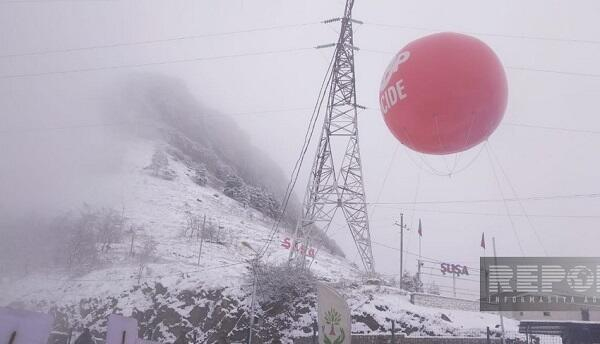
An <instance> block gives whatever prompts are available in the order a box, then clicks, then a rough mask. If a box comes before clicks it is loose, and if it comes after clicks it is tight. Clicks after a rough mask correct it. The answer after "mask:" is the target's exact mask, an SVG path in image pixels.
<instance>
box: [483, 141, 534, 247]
mask: <svg viewBox="0 0 600 344" xmlns="http://www.w3.org/2000/svg"><path fill="white" fill-rule="evenodd" d="M485 150H486V152H487V154H488V158H489V161H490V166H491V167H492V173H493V175H494V179H495V180H496V185H498V191H500V196H501V197H502V199H503V200H504V199H505V197H504V192H503V191H502V185H501V184H500V179H498V175H497V174H496V168H495V167H494V161H493V160H492V156H491V155H490V150H489V149H488V146H487V142H486V144H485ZM503 204H504V209H506V215H507V216H508V220H509V222H510V227H511V228H512V231H513V233H514V234H515V238H516V239H517V244H518V246H519V251H521V255H525V251H523V246H522V245H521V239H520V238H519V233H517V228H516V227H515V223H514V221H513V219H512V217H511V214H510V208H509V207H508V202H506V201H504V202H503Z"/></svg>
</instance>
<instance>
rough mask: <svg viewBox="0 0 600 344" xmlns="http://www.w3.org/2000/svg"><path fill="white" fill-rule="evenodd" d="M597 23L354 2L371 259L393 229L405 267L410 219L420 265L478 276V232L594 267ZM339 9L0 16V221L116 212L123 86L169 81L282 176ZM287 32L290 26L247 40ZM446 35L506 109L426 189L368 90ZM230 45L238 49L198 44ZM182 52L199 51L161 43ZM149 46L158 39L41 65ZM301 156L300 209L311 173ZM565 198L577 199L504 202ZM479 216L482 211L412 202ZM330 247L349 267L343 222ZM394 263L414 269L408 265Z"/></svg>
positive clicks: (75, 7) (473, 6) (387, 252)
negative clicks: (413, 51)
mask: <svg viewBox="0 0 600 344" xmlns="http://www.w3.org/2000/svg"><path fill="white" fill-rule="evenodd" d="M599 6H600V4H599V3H598V2H597V1H593V0H589V1H578V2H576V3H568V4H567V3H565V2H558V1H555V2H548V1H541V0H540V1H529V2H526V3H524V2H522V1H502V2H500V1H496V2H481V1H475V0H469V1H467V0H464V1H453V2H447V1H442V0H438V1H434V0H428V1H418V2H393V1H388V2H367V1H357V2H356V6H355V11H354V17H355V18H356V19H360V20H363V21H364V22H365V24H364V25H362V26H360V25H357V28H356V38H355V42H356V45H357V46H358V47H360V48H361V49H362V50H361V51H359V52H358V53H357V57H356V69H357V92H358V102H359V103H360V104H362V105H364V106H366V107H367V108H368V109H367V110H365V111H361V112H360V114H359V126H360V139H361V152H362V155H363V164H364V166H363V168H364V174H365V181H366V192H367V198H368V201H369V202H377V203H388V204H379V205H373V206H370V214H371V227H372V237H373V240H374V241H375V242H377V243H384V244H385V245H387V246H392V247H397V246H398V244H397V243H398V234H397V231H396V229H394V226H393V223H394V222H395V221H396V220H397V219H398V216H399V213H400V212H403V213H404V214H405V218H406V221H407V222H408V225H409V227H411V228H412V230H411V231H410V232H409V233H407V235H406V242H405V248H406V249H407V250H408V251H410V252H413V253H414V252H416V251H417V250H418V240H417V236H416V234H415V226H416V223H417V221H418V219H419V218H421V219H422V221H423V226H424V236H423V239H422V250H423V255H424V256H427V257H430V258H435V259H437V260H443V261H448V262H457V263H463V264H470V265H473V266H476V264H477V262H478V259H479V256H480V255H481V254H482V253H483V252H482V250H481V248H480V247H479V240H480V238H481V233H482V232H484V231H485V233H486V237H488V238H491V237H492V236H494V237H496V239H497V244H498V253H499V254H501V255H545V254H549V255H592V256H593V255H596V244H595V242H596V241H597V240H598V239H600V236H599V234H598V231H597V228H596V227H597V226H598V223H599V216H600V213H599V212H598V209H599V207H600V201H599V199H598V197H595V196H589V195H591V194H596V195H597V193H598V192H599V190H598V187H599V183H598V180H597V178H598V175H599V174H600V164H599V163H598V162H597V155H598V149H599V147H600V146H599V144H600V141H599V140H600V135H599V134H598V132H599V131H600V119H599V118H598V116H596V115H595V112H596V111H597V109H598V106H597V99H596V98H597V96H598V93H599V90H600V88H599V87H600V85H599V83H600V78H599V77H598V75H600V66H599V65H598V62H597V61H598V60H599V57H600V44H598V37H600V28H599V27H598V25H597V23H596V14H597V13H598V11H599V10H600V8H599ZM342 7H343V2H341V1H325V2H324V1H302V2H285V1H282V0H260V1H253V2H249V1H243V0H242V1H227V2H225V1H219V2H209V1H170V2H168V3H166V2H162V1H145V2H143V3H142V2H135V1H62V2H60V1H57V2H55V1H52V2H48V3H44V2H41V1H40V2H24V3H15V2H10V3H0V32H2V35H0V55H15V54H17V55H18V54H23V53H30V52H37V53H36V54H35V55H28V56H8V57H7V56H4V57H0V123H1V124H0V125H1V128H0V146H1V147H2V153H3V154H2V155H3V156H2V159H1V161H2V162H1V168H0V188H1V190H2V196H0V212H1V213H3V214H6V215H3V216H10V215H15V214H25V213H27V212H30V211H46V210H47V209H55V208H63V207H68V206H73V204H75V203H78V202H80V201H81V200H84V199H94V200H98V201H102V200H105V199H106V200H107V202H112V201H111V199H113V198H117V199H118V193H116V194H115V193H111V192H110V190H111V189H110V187H105V186H104V184H106V183H110V176H111V174H113V173H114V172H115V171H118V169H119V166H120V164H121V155H120V149H119V148H120V147H121V145H122V144H124V140H125V141H126V140H127V135H124V134H123V133H122V132H119V131H118V130H116V128H115V127H118V126H114V125H105V126H103V125H102V124H103V123H104V124H109V123H115V122H119V121H120V116H126V115H127V114H126V113H124V114H121V113H120V110H122V109H120V108H119V107H115V106H116V105H118V104H121V103H119V102H116V101H115V99H120V100H119V101H121V100H122V97H119V96H117V95H116V94H117V93H118V92H120V91H119V90H121V89H122V88H121V87H122V86H123V82H124V80H127V78H128V76H130V75H131V74H132V73H134V74H135V73H140V72H148V73H153V74H154V73H158V74H162V75H168V76H169V77H172V78H174V79H177V80H179V82H181V83H182V84H183V85H185V87H187V88H188V89H189V91H190V94H191V95H193V97H194V98H195V99H197V101H198V102H199V103H201V104H202V105H203V106H205V107H206V108H211V109H217V110H218V111H220V112H222V113H225V114H229V116H230V117H231V118H232V119H233V120H234V121H235V122H236V123H237V125H238V126H239V127H240V128H241V129H242V130H243V131H244V133H245V135H247V137H248V138H249V140H250V141H251V142H252V143H253V144H254V145H255V146H256V147H257V148H258V149H260V150H261V151H264V152H265V153H266V154H267V155H268V158H269V159H271V160H273V161H274V162H275V163H276V164H277V165H278V166H279V168H280V169H281V170H282V171H283V173H284V174H285V175H286V176H288V175H289V174H290V173H291V170H292V167H293V164H294V162H295V160H296V159H297V156H298V153H299V151H300V145H301V143H302V139H303V135H304V131H305V130H304V129H305V127H306V126H307V125H308V119H309V117H310V109H311V107H312V105H313V104H314V101H315V100H316V96H317V93H318V87H319V85H320V81H321V79H322V77H323V74H324V72H325V70H326V68H327V62H328V60H329V57H330V54H331V53H332V51H331V50H327V49H320V50H315V49H312V47H314V46H316V45H319V44H327V43H331V42H333V41H334V40H335V39H336V34H337V33H336V32H337V24H329V25H324V24H319V23H318V22H319V21H321V20H323V19H327V18H331V17H337V16H340V15H341V12H342ZM290 24H301V25H295V26H290V27H281V28H279V29H272V30H264V31H258V32H252V31H250V32H246V31H248V30H250V29H253V28H265V27H274V26H285V25H290ZM382 24H391V25H396V26H400V27H388V26H385V25H382ZM446 30H448V31H459V32H467V33H472V34H475V35H476V36H477V37H479V38H481V39H482V40H484V41H485V42H486V43H487V44H489V45H490V46H491V47H492V48H493V49H494V50H495V51H496V53H497V54H498V56H499V57H500V59H501V60H502V62H503V63H504V65H505V67H506V68H507V75H508V79H509V107H508V111H507V113H506V116H505V118H504V121H503V124H502V125H501V126H500V127H499V128H498V130H497V131H496V133H494V134H493V135H492V137H491V138H490V140H489V143H488V145H487V147H484V148H482V147H476V148H474V149H473V150H471V151H470V152H467V153H465V154H463V155H461V157H460V160H459V162H458V164H457V165H458V166H459V167H460V168H459V169H462V167H464V170H463V171H462V172H460V173H456V174H454V175H452V176H439V175H437V174H438V173H436V171H441V172H442V174H444V173H445V172H447V169H446V167H445V166H446V164H452V163H453V161H452V160H451V159H453V158H446V160H444V158H432V157H427V156H420V155H418V154H416V153H414V152H411V151H409V150H408V149H407V148H406V147H403V146H401V145H398V143H397V142H396V141H395V139H394V138H393V137H392V135H391V134H390V133H389V132H388V131H387V128H386V127H385V124H384V123H383V120H382V118H381V116H380V114H379V113H378V106H377V91H378V86H379V82H380V78H381V75H382V73H383V70H384V68H385V67H386V65H387V63H388V62H389V60H390V58H391V56H392V54H393V53H394V52H395V51H397V50H399V49H400V48H401V47H402V46H404V45H405V44H406V43H408V42H409V41H411V40H413V39H416V38H418V37H420V36H423V35H425V34H427V33H431V32H435V31H446ZM232 31H244V32H241V33H236V34H228V35H219V36H210V35H208V34H213V33H225V32H232ZM194 35H196V36H198V35H205V37H196V38H193V39H176V38H177V37H183V36H194ZM206 35H208V36H206ZM548 37H550V38H560V39H562V41H561V40H548V39H545V38H548ZM157 39H172V40H169V41H164V42H154V43H147V44H136V45H117V46H114V47H105V48H94V49H83V50H75V51H68V52H60V53H47V52H48V51H52V50H62V49H71V48H82V47H93V46H106V45H114V44H128V43H131V42H143V41H148V40H157ZM40 52H46V53H42V54H39V53H40ZM265 52H271V53H268V54H267V53H265ZM257 53H260V54H258V55H257ZM234 55H235V56H236V57H233V56H234ZM440 58H443V57H440ZM565 73H566V74H565ZM569 73H570V74H569ZM136 75H137V74H136ZM121 96H122V95H121ZM64 127H69V129H63V128H64ZM548 128H555V129H548ZM313 149H314V147H313ZM479 149H481V153H480V154H478V152H479ZM311 152H312V151H311ZM307 156H308V158H307V161H306V162H305V164H304V167H303V168H304V172H303V174H302V175H301V179H300V181H299V183H298V187H297V189H296V197H298V198H301V197H302V195H303V192H304V187H305V183H306V173H307V171H308V168H309V166H310V163H311V162H312V153H309V154H308V155H307ZM430 166H433V167H434V168H435V170H432V169H431V168H430ZM576 194H577V195H579V194H585V195H587V196H584V197H563V198H551V199H542V200H526V201H523V202H514V201H510V202H504V201H503V199H504V198H513V199H514V198H531V197H542V198H544V197H548V196H560V195H567V196H569V195H571V196H572V195H576ZM482 199H483V200H495V201H493V202H479V203H451V204H433V203H427V202H431V201H440V200H450V201H463V200H482ZM419 202H424V203H419ZM507 214H511V216H507ZM330 234H331V235H332V236H333V237H334V238H335V239H336V240H338V242H340V244H342V246H343V247H344V249H345V251H346V253H347V255H348V256H349V258H351V259H352V258H354V259H355V260H356V259H357V257H356V255H355V250H354V248H353V243H352V241H351V237H350V235H349V232H348V230H347V229H346V228H344V227H343V223H342V222H339V221H338V223H336V224H335V226H333V227H332V230H331V233H330ZM488 240H489V239H488ZM490 245H491V243H490V242H489V241H488V248H490ZM373 249H374V253H375V260H376V266H377V268H378V270H379V271H381V272H384V273H388V274H393V273H396V271H397V264H396V261H397V259H398V252H397V250H394V249H391V248H387V247H385V246H382V245H377V244H374V246H373ZM488 253H489V251H488ZM406 259H407V261H408V262H407V265H408V266H409V269H412V270H414V266H415V265H416V263H415V257H414V256H412V255H409V256H407V258H406ZM427 268H428V269H437V267H436V265H435V264H434V263H432V264H428V265H427Z"/></svg>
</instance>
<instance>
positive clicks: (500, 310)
mask: <svg viewBox="0 0 600 344" xmlns="http://www.w3.org/2000/svg"><path fill="white" fill-rule="evenodd" d="M492 248H493V249H494V264H496V265H498V261H497V258H498V256H497V255H496V238H495V237H492ZM501 292H502V290H501V288H500V282H498V294H500V293H501ZM498 314H499V315H500V329H501V330H502V333H501V339H502V344H504V316H502V309H501V308H500V303H498Z"/></svg>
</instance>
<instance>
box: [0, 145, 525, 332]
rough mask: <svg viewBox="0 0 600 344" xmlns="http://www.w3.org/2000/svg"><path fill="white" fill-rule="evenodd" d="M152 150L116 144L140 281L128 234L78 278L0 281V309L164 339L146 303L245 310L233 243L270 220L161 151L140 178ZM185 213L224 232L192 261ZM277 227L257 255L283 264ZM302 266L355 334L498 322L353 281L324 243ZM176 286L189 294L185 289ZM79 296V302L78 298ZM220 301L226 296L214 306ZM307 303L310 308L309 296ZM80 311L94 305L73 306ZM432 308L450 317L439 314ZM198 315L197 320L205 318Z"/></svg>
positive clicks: (308, 318) (244, 286)
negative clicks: (346, 311) (32, 310)
mask: <svg viewBox="0 0 600 344" xmlns="http://www.w3.org/2000/svg"><path fill="white" fill-rule="evenodd" d="M159 145H163V146H164V145H166V144H164V143H160V144H159ZM156 147H157V143H156V142H155V141H151V140H143V139H138V140H136V141H132V142H131V143H130V144H129V145H128V147H126V151H125V154H126V158H125V159H124V161H125V167H124V168H123V169H122V171H121V173H120V174H119V175H118V176H117V178H116V180H117V181H116V183H117V184H118V185H120V186H121V188H122V190H121V191H122V206H123V208H124V211H125V214H126V217H127V222H128V224H134V225H135V226H138V227H139V228H143V230H139V231H138V233H137V234H136V237H135V241H134V243H135V250H136V251H139V250H140V249H141V247H140V245H141V242H142V239H143V238H147V237H150V236H151V237H152V238H154V240H156V241H157V243H158V246H157V252H156V259H155V260H154V261H153V262H151V263H150V264H149V265H148V267H147V269H145V271H144V273H143V275H142V276H141V278H140V279H139V276H138V271H139V265H138V263H137V260H136V259H135V258H132V257H130V256H129V255H128V251H129V238H128V237H127V236H126V237H125V240H124V241H123V243H121V244H119V245H117V246H115V247H113V249H112V250H111V252H110V255H111V256H110V262H111V264H107V265H104V266H102V267H101V268H98V269H96V270H94V271H92V272H89V273H86V274H84V275H79V276H72V275H70V274H67V273H65V272H60V271H47V272H44V273H37V274H32V275H29V276H28V277H26V278H24V279H21V280H17V281H7V280H4V281H0V283H2V284H0V288H1V290H2V293H0V306H2V305H9V304H13V305H14V304H19V303H20V304H23V305H29V307H31V306H32V305H35V307H37V308H42V309H44V310H49V309H52V307H54V308H58V309H61V312H62V313H65V314H69V316H70V318H69V320H68V321H67V323H68V326H79V327H81V326H91V327H92V328H93V329H95V330H96V331H98V333H100V332H102V331H103V326H104V325H105V324H104V323H103V322H102V321H98V320H97V319H94V316H98V317H99V316H101V315H99V314H102V315H105V314H110V313H111V312H113V311H115V310H116V311H118V312H119V313H122V314H124V315H132V314H133V315H136V317H138V318H141V319H146V320H144V321H146V322H147V326H148V327H151V326H154V327H160V331H159V332H160V333H161V336H162V337H161V338H166V339H174V338H175V337H176V336H177V335H178V333H180V332H178V331H182V330H181V329H178V326H179V325H178V324H177V321H175V320H174V321H173V324H170V325H168V324H165V322H164V321H162V320H160V319H159V320H157V317H159V315H158V314H154V313H153V314H150V313H149V311H148V310H149V309H153V308H157V307H166V308H168V310H169V311H170V312H176V313H178V315H177V316H179V317H181V319H186V320H185V322H186V324H187V325H186V326H188V327H189V328H194V327H195V326H196V325H195V324H196V323H195V321H198V320H197V319H196V318H197V317H198V314H208V315H206V316H205V317H206V318H211V317H214V316H215V315H213V314H216V312H217V311H218V312H221V310H228V311H227V312H225V311H223V312H224V313H223V315H222V318H221V320H220V322H219V326H221V327H223V326H225V323H224V320H223V319H225V318H227V319H229V318H231V319H234V318H235V319H238V320H237V321H238V323H235V322H233V323H232V325H231V326H232V327H235V326H239V321H240V320H239V319H241V318H242V315H243V310H244V309H247V307H248V299H249V298H248V295H249V290H250V289H249V285H248V278H247V273H248V265H249V264H248V260H249V259H251V258H252V257H253V252H252V251H251V250H250V249H249V248H247V247H246V246H245V245H242V243H243V242H245V243H248V244H249V245H250V246H251V247H253V248H255V249H256V250H260V249H261V248H263V247H264V245H265V243H267V242H268V238H269V234H270V233H271V229H272V226H273V224H272V222H273V221H272V220H271V219H269V218H267V217H265V216H264V215H262V214H261V213H260V212H258V211H256V210H253V209H250V208H244V207H243V206H242V205H241V204H240V203H238V202H236V201H234V200H232V199H230V198H228V197H226V196H224V195H223V193H222V192H221V190H218V189H215V188H212V187H209V186H207V187H201V186H199V185H197V184H196V183H194V181H193V180H192V179H191V178H190V177H191V176H193V173H194V171H192V170H191V169H190V168H189V167H188V166H186V165H185V163H184V162H182V161H177V160H176V159H175V158H174V157H173V156H170V157H169V168H170V169H171V170H173V171H174V172H175V174H176V177H175V179H174V180H165V179H160V178H157V177H154V176H152V175H150V174H149V173H148V171H147V170H145V169H144V168H145V167H146V166H148V164H149V163H150V161H151V158H152V154H153V153H154V151H155V149H156ZM119 206H121V205H119ZM189 213H191V214H196V215H198V216H204V215H206V218H207V219H208V221H209V222H210V223H212V224H217V225H218V226H219V228H222V232H223V233H224V234H223V235H224V240H222V241H223V243H220V244H217V243H210V242H204V243H203V247H202V256H201V257H200V260H199V261H200V263H199V264H198V253H199V246H200V243H199V241H198V240H197V239H196V238H193V239H190V238H189V237H185V236H183V235H182V231H183V230H184V228H185V227H186V219H187V216H188V215H187V214H189ZM285 232H286V231H285V230H284V229H282V230H280V233H279V234H277V235H276V236H275V238H274V240H273V241H272V243H271V245H270V246H269V248H268V250H267V254H266V255H265V259H266V260H267V261H269V262H284V261H285V260H286V259H287V257H288V254H289V251H287V250H285V249H283V248H282V247H281V246H280V241H281V240H282V239H283V238H284V237H286V236H289V234H286V233H285ZM312 269H313V272H314V273H315V274H316V276H317V277H319V278H321V279H326V280H327V281H329V282H331V283H337V284H338V285H339V286H342V292H343V293H344V294H345V295H346V296H347V298H348V300H349V304H350V307H351V309H352V310H353V314H354V315H355V319H354V320H355V328H354V330H355V331H357V332H362V333H368V332H385V331H387V329H389V327H390V319H395V320H396V321H397V322H398V323H403V324H404V328H405V329H406V330H407V332H409V333H410V332H416V333H421V334H429V335H440V334H445V333H455V332H457V331H459V330H461V329H467V328H468V329H484V328H485V327H486V326H490V327H494V326H496V325H497V322H498V319H497V317H496V316H493V315H486V314H480V313H476V312H461V311H448V310H439V309H433V308H426V307H419V306H415V305H412V304H410V302H408V297H407V296H406V295H404V294H402V293H399V292H398V290H397V289H394V288H389V287H377V286H364V287H356V286H353V283H355V282H360V281H361V273H360V271H358V270H357V269H356V268H355V267H353V265H352V264H350V263H349V262H348V261H346V260H345V259H343V258H340V257H336V256H333V255H331V254H329V253H327V252H326V251H325V250H321V251H320V252H319V256H318V257H317V260H316V262H315V263H314V264H313V265H312ZM138 279H139V280H138ZM162 288H165V290H167V292H163V291H162ZM150 289H152V290H150ZM186 291H193V293H194V294H193V295H191V296H190V295H188V294H189V293H188V294H186ZM212 291H215V293H216V294H215V293H212ZM182 295H183V296H182ZM186 295H188V296H189V297H188V296H186ZM82 300H87V301H86V302H85V303H82ZM223 300H229V301H231V302H229V301H228V303H227V305H223ZM75 305H79V306H78V307H79V309H75ZM203 306H206V307H205V308H202V307H203ZM307 306H308V307H309V308H311V307H312V308H314V304H311V303H310V302H308V304H307ZM88 308H93V309H94V310H88V311H82V309H88ZM238 309H241V311H238ZM98 310H101V312H97V311H98ZM165 312H166V311H165ZM202 312H204V313H202ZM62 313H61V314H62ZM442 314H444V316H445V317H447V318H450V319H452V321H451V322H449V321H447V320H443V318H442ZM415 315H416V316H415ZM312 317H313V315H312V314H310V313H303V314H300V315H299V317H298V319H294V321H293V322H292V323H294V325H293V326H292V325H290V326H291V328H286V329H283V328H282V329H281V330H282V332H283V333H285V334H286V335H288V336H300V335H307V330H306V329H307V328H310V326H311V323H312ZM175 318H177V317H176V316H175ZM177 319H179V318H177ZM296 320H297V321H296ZM144 321H142V323H143V322H144ZM202 321H203V324H206V320H202ZM375 324H376V325H375ZM61 326H67V325H65V324H62V325H61ZM507 326H508V327H509V328H512V329H514V328H515V326H516V323H515V322H512V321H508V325H507ZM205 335H206V336H209V334H207V333H205ZM207 338H208V337H207Z"/></svg>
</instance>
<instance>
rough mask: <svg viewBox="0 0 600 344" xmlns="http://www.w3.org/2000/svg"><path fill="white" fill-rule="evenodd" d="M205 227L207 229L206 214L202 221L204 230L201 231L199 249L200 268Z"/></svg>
mask: <svg viewBox="0 0 600 344" xmlns="http://www.w3.org/2000/svg"><path fill="white" fill-rule="evenodd" d="M204 227H206V214H204V220H202V230H201V231H200V248H199V249H198V266H200V257H201V256H202V244H203V243H204Z"/></svg>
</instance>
